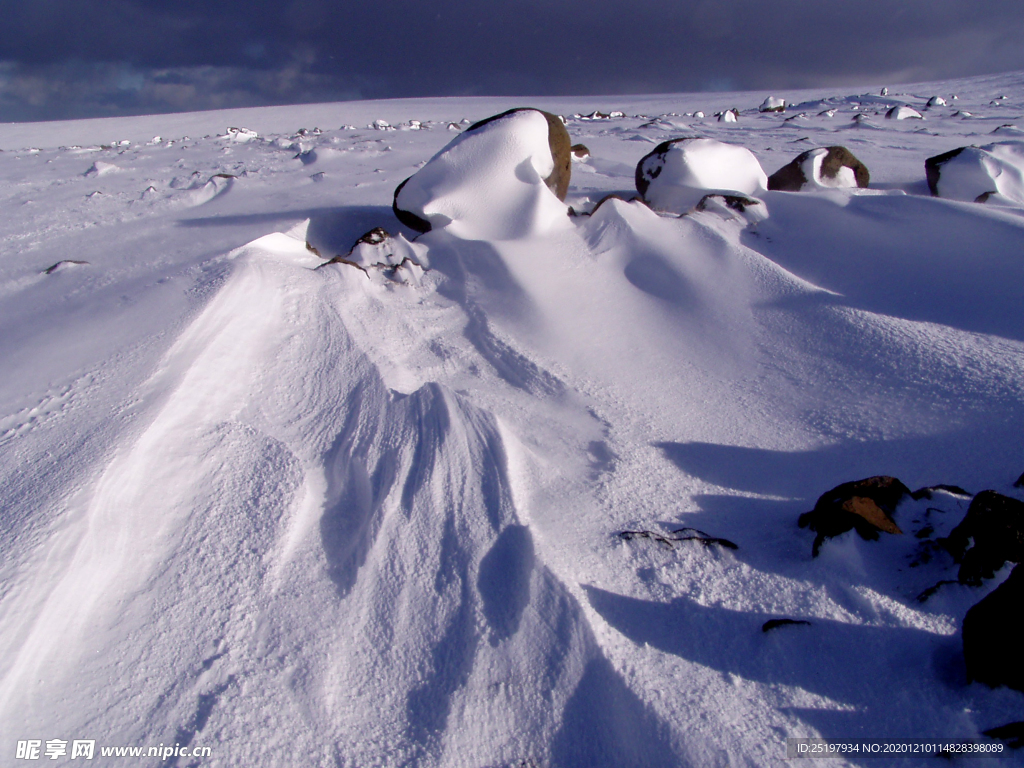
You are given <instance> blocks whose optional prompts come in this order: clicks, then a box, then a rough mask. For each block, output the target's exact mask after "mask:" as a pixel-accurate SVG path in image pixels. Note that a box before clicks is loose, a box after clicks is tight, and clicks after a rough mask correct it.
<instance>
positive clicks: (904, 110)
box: [885, 106, 924, 120]
mask: <svg viewBox="0 0 1024 768" xmlns="http://www.w3.org/2000/svg"><path fill="white" fill-rule="evenodd" d="M885 116H886V118H887V119H889V120H924V115H922V114H921V113H920V112H918V111H917V110H916V109H914V108H913V107H907V106H899V107H893V108H892V109H890V110H889V111H888V112H886V113H885Z"/></svg>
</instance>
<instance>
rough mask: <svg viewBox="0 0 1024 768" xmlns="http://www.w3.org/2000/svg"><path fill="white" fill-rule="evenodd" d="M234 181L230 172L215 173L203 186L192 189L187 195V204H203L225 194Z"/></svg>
mask: <svg viewBox="0 0 1024 768" xmlns="http://www.w3.org/2000/svg"><path fill="white" fill-rule="evenodd" d="M234 183H235V177H234V176H232V175H230V174H227V173H218V174H215V175H213V176H212V177H211V178H210V180H209V181H207V182H206V183H205V184H203V186H201V187H199V188H198V189H194V190H192V192H191V193H190V194H189V196H188V200H187V205H203V204H204V203H208V202H210V201H211V200H213V198H215V197H220V196H221V195H223V194H225V193H226V192H227V191H228V190H230V189H231V187H232V185H233V184H234Z"/></svg>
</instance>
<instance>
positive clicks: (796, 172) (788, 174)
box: [768, 147, 871, 192]
mask: <svg viewBox="0 0 1024 768" xmlns="http://www.w3.org/2000/svg"><path fill="white" fill-rule="evenodd" d="M826 150H827V152H826V154H825V157H824V159H822V161H821V175H822V176H824V177H825V178H827V179H834V178H835V177H836V176H837V175H838V174H839V170H840V169H841V168H844V167H845V168H849V169H851V170H852V171H853V177H854V178H855V179H856V180H857V186H858V187H860V188H861V189H863V188H865V187H867V185H868V183H869V182H870V180H871V174H870V173H869V172H868V169H867V166H865V165H864V163H862V162H861V161H860V160H858V159H857V158H856V157H855V156H854V154H853V153H852V152H851V151H850V150H848V149H847V148H846V147H827V148H826ZM814 151H815V150H813V149H809V150H807V151H806V152H804V153H802V154H800V155H798V156H797V157H796V158H794V159H793V161H792V162H791V163H789V165H785V166H783V167H782V168H780V169H779V170H777V171H776V172H775V173H773V174H772V175H771V176H769V177H768V189H775V190H780V191H782V192H798V191H800V190H801V189H802V188H803V187H804V185H805V184H807V183H808V182H809V181H811V180H810V179H808V178H807V177H806V176H805V175H804V169H803V165H804V163H805V162H806V161H807V159H808V158H809V157H810V156H811V153H812V152H814Z"/></svg>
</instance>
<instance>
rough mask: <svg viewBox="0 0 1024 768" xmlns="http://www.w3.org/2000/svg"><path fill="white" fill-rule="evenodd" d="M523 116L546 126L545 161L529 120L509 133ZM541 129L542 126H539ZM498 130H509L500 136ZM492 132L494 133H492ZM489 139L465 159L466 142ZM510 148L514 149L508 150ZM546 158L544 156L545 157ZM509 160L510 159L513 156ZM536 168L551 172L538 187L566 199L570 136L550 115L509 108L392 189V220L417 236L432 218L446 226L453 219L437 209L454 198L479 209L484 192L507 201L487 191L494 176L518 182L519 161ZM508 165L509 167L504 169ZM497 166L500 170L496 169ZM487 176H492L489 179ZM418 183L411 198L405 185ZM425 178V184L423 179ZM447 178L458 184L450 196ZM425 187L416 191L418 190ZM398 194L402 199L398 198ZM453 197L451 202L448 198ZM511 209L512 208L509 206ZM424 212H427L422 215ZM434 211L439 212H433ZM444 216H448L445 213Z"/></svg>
mask: <svg viewBox="0 0 1024 768" xmlns="http://www.w3.org/2000/svg"><path fill="white" fill-rule="evenodd" d="M524 113H533V114H536V115H541V116H543V117H544V119H545V121H546V123H547V152H549V153H550V156H549V157H543V158H542V157H538V156H537V152H538V151H542V150H538V149H537V147H536V145H535V142H534V135H533V133H535V131H534V128H535V127H536V126H533V127H531V126H532V125H533V124H532V123H530V122H529V121H526V122H525V123H521V124H520V123H516V126H518V127H517V128H514V129H513V128H511V127H510V126H511V125H512V124H511V122H510V121H511V120H513V119H516V118H518V117H519V116H522V115H523V114H524ZM541 125H543V124H541ZM501 128H509V130H508V131H502V130H501ZM492 129H497V130H492ZM485 136H486V137H491V138H492V139H493V144H494V146H492V147H488V148H487V149H486V150H485V151H484V156H483V157H482V158H476V157H474V158H471V159H467V158H469V155H470V154H472V150H469V151H467V150H466V149H465V146H466V142H478V141H485V140H486V139H485V138H484V137H485ZM513 145H514V146H513ZM545 154H547V153H545ZM513 155H514V156H515V157H513ZM524 160H526V161H528V162H531V163H534V164H535V168H536V167H543V168H545V169H547V168H550V171H549V172H548V171H546V170H545V172H546V173H547V175H546V176H544V177H543V178H542V181H543V183H544V184H545V185H546V186H547V187H548V189H550V190H551V191H552V192H553V193H554V194H555V196H556V197H557V198H558V200H560V201H564V200H565V195H566V193H567V192H568V190H569V178H570V174H571V165H572V152H571V142H570V140H569V134H568V132H567V131H566V130H565V124H564V123H563V121H562V119H561V118H560V117H558V116H556V115H553V114H551V113H549V112H544V111H542V110H539V109H529V108H520V109H510V110H508V111H507V112H502V113H501V114H500V115H494V116H493V117H489V118H487V119H485V120H481V121H479V122H477V123H474V124H472V125H471V126H469V127H468V128H467V129H466V130H465V131H463V132H462V133H460V134H459V135H458V136H457V137H455V138H454V139H453V140H452V141H451V142H449V144H448V145H447V146H446V147H445V148H444V149H442V150H441V151H440V152H438V153H437V154H436V155H434V157H433V158H431V160H430V161H429V162H428V163H427V164H426V165H424V167H423V168H421V169H420V170H419V171H418V172H417V173H416V174H414V175H413V176H410V177H409V178H408V179H406V180H405V181H403V182H402V183H401V184H399V185H398V188H397V189H395V196H394V202H393V204H392V208H393V210H394V212H395V216H397V217H398V220H399V221H401V222H402V223H403V224H405V225H406V226H408V227H410V228H411V229H414V230H416V231H417V232H428V231H430V229H431V227H432V226H433V225H432V223H431V221H430V220H429V218H430V217H431V216H433V217H434V218H435V219H436V220H437V221H439V222H445V223H447V222H450V221H451V220H452V218H451V217H450V216H447V215H446V213H445V211H442V210H440V209H441V208H444V209H446V210H447V209H448V208H451V207H452V206H451V205H449V204H448V203H453V202H454V200H455V198H456V197H459V198H460V199H461V197H465V196H467V195H468V196H469V198H470V199H472V200H474V201H475V202H476V203H478V204H484V201H483V200H482V199H481V198H482V197H486V196H487V193H488V192H489V191H493V193H494V197H495V198H496V200H495V202H497V201H508V200H509V195H507V194H504V190H489V189H488V186H491V185H493V182H494V180H495V178H496V177H495V176H494V175H493V174H494V173H500V174H502V175H505V174H506V172H507V175H508V176H509V177H513V178H518V176H519V172H520V170H519V166H520V164H521V163H522V162H523V161H524ZM508 163H513V165H511V166H509V167H508V168H505V167H504V166H505V165H508ZM497 166H502V167H501V169H500V170H499V169H498V168H497ZM488 174H492V175H491V176H490V177H489V178H488ZM413 179H417V184H415V185H414V187H415V191H414V192H413V193H412V194H410V193H409V189H412V188H410V187H408V185H409V182H411V181H412V180H413ZM428 179H429V180H428ZM452 179H457V181H456V183H455V186H456V187H458V188H459V189H457V190H455V191H454V192H453V191H452V189H450V187H451V182H452ZM520 181H521V183H522V184H529V183H530V182H529V181H522V180H520ZM424 184H425V185H426V187H424V188H421V187H422V186H423V185H424ZM403 191H405V195H404V196H403ZM453 195H454V197H453ZM511 204H515V202H514V201H513V202H512V203H511ZM424 207H427V208H429V209H430V211H429V212H427V211H424ZM464 207H465V206H461V205H459V204H455V205H454V208H455V209H460V210H461V209H463V208H464ZM434 208H439V210H437V211H434V210H433V209H434ZM448 212H449V213H450V212H451V211H448Z"/></svg>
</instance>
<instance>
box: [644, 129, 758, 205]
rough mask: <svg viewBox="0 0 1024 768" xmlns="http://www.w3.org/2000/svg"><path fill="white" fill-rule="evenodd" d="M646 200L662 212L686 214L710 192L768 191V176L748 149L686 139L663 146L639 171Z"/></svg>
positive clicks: (751, 193) (703, 140) (704, 140)
mask: <svg viewBox="0 0 1024 768" xmlns="http://www.w3.org/2000/svg"><path fill="white" fill-rule="evenodd" d="M641 177H642V179H643V180H644V182H645V183H646V189H641V190H640V191H641V192H642V193H643V196H644V199H645V200H647V202H648V203H650V205H651V206H652V207H653V208H654V209H655V210H659V211H674V212H675V213H685V212H686V211H688V210H689V209H690V208H692V207H693V206H694V205H695V204H696V203H697V202H698V201H699V200H700V198H701V197H703V196H704V195H705V194H707V192H709V191H721V190H726V191H731V192H739V193H741V194H745V195H753V194H758V193H760V192H763V191H764V190H766V189H768V177H767V176H766V175H765V173H764V171H763V170H762V169H761V165H760V163H758V161H757V158H756V157H755V156H754V154H753V153H752V152H751V151H750V150H749V149H747V148H746V147H741V146H738V145H735V144H726V143H725V142H721V141H717V140H716V139H698V138H687V139H679V140H676V141H674V142H672V143H670V144H667V145H661V146H659V147H658V148H657V149H655V150H654V152H652V153H651V154H650V155H648V156H647V157H645V158H643V159H642V160H641V161H640V165H639V167H638V169H637V179H638V183H639V180H640V179H641Z"/></svg>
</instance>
